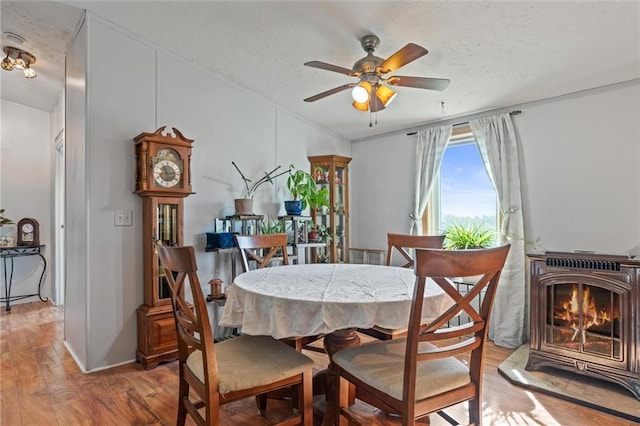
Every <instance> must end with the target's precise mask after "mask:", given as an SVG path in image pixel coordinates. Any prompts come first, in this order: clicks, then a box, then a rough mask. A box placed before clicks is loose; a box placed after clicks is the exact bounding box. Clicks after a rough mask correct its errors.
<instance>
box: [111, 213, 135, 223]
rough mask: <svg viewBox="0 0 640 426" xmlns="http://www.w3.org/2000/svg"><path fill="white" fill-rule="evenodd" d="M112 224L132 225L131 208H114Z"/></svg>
mask: <svg viewBox="0 0 640 426" xmlns="http://www.w3.org/2000/svg"><path fill="white" fill-rule="evenodd" d="M113 225H114V226H131V225H133V210H115V211H114V212H113Z"/></svg>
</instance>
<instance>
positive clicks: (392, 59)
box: [378, 43, 429, 74]
mask: <svg viewBox="0 0 640 426" xmlns="http://www.w3.org/2000/svg"><path fill="white" fill-rule="evenodd" d="M427 53H429V51H428V50H427V49H425V48H424V47H422V46H418V45H417V44H414V43H407V45H406V46H404V47H403V48H402V49H400V50H398V51H397V52H396V53H394V54H393V55H391V56H389V57H388V58H387V59H386V60H385V61H384V62H383V63H381V64H380V65H379V66H378V69H379V70H380V72H381V73H383V74H384V73H388V72H392V71H395V70H397V69H398V68H400V67H402V66H405V65H407V64H408V63H409V62H412V61H415V60H416V59H418V58H420V57H421V56H424V55H426V54H427Z"/></svg>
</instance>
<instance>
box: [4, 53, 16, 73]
mask: <svg viewBox="0 0 640 426" xmlns="http://www.w3.org/2000/svg"><path fill="white" fill-rule="evenodd" d="M2 69H3V70H5V71H12V70H13V61H12V60H11V58H10V57H9V54H7V56H6V57H5V58H4V59H3V60H2Z"/></svg>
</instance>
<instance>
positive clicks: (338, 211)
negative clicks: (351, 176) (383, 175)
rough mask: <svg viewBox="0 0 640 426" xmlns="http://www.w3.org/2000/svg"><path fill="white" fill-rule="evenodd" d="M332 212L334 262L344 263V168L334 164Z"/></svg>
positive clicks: (345, 224) (345, 226)
mask: <svg viewBox="0 0 640 426" xmlns="http://www.w3.org/2000/svg"><path fill="white" fill-rule="evenodd" d="M333 180H334V182H333V183H334V191H335V193H334V194H333V200H334V203H333V212H334V214H335V229H333V233H334V238H335V240H336V241H335V244H336V263H344V255H345V250H344V248H345V245H346V244H345V236H346V228H347V220H346V210H345V199H346V193H345V168H344V167H340V166H336V168H335V171H334V176H333Z"/></svg>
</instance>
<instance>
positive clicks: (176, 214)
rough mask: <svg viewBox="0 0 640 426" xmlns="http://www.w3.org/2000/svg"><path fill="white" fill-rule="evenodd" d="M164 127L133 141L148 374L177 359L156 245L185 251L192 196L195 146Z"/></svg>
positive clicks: (141, 340)
mask: <svg viewBox="0 0 640 426" xmlns="http://www.w3.org/2000/svg"><path fill="white" fill-rule="evenodd" d="M164 129H165V127H161V128H159V129H158V130H156V131H155V132H153V133H141V134H139V135H138V136H136V137H135V138H134V141H135V154H136V187H135V193H136V194H138V195H139V196H140V197H142V228H143V230H142V244H143V248H142V257H143V271H144V273H143V286H144V292H143V293H144V301H143V304H142V305H140V307H139V308H138V350H137V352H136V358H137V360H138V361H139V362H140V363H142V365H143V366H144V367H145V368H151V367H155V366H156V365H157V364H158V363H159V362H163V361H171V360H174V359H177V358H178V347H177V340H176V339H177V337H176V331H175V323H174V320H173V312H172V309H171V294H170V292H169V287H168V282H167V280H166V278H165V277H164V272H163V271H162V270H161V268H160V264H159V260H158V254H157V252H156V245H157V244H162V245H167V246H181V245H183V225H184V223H183V212H184V204H183V201H184V197H187V196H188V195H190V194H193V192H192V191H191V168H190V161H191V144H192V143H193V140H191V139H187V138H185V137H184V136H183V135H182V133H180V131H179V130H178V129H176V128H173V133H174V134H175V136H172V135H169V134H166V135H163V134H162V132H163V131H164Z"/></svg>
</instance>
